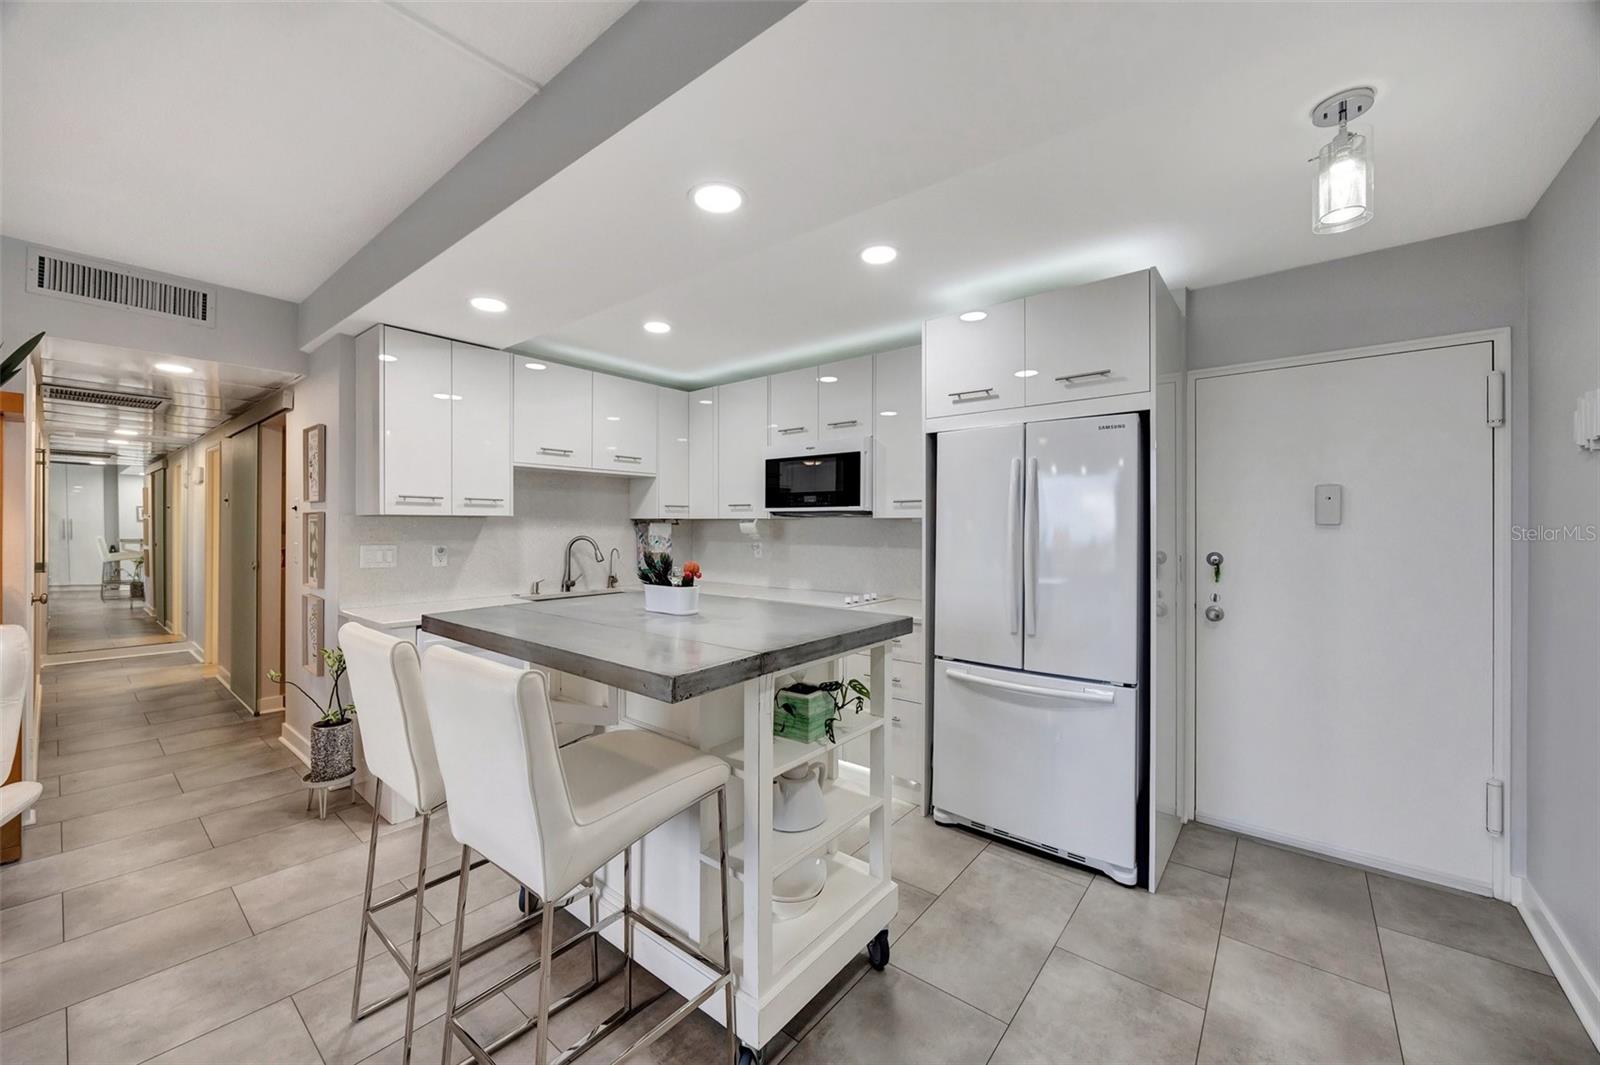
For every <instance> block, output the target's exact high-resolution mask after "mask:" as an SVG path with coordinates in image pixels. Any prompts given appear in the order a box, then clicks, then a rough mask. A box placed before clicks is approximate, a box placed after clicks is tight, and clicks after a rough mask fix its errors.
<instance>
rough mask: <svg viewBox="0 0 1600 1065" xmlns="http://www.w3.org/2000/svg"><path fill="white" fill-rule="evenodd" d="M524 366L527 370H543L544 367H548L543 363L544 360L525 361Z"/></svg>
mask: <svg viewBox="0 0 1600 1065" xmlns="http://www.w3.org/2000/svg"><path fill="white" fill-rule="evenodd" d="M522 368H523V369H525V370H543V369H547V367H546V366H545V364H544V363H542V362H525V363H523V364H522Z"/></svg>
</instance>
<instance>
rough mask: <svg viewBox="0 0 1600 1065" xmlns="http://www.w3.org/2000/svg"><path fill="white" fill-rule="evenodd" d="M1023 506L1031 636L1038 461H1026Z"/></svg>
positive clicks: (1035, 607)
mask: <svg viewBox="0 0 1600 1065" xmlns="http://www.w3.org/2000/svg"><path fill="white" fill-rule="evenodd" d="M1025 493H1026V494H1025V495H1024V497H1023V498H1024V499H1025V500H1026V501H1027V502H1026V503H1025V504H1024V507H1025V508H1026V517H1025V519H1024V523H1023V530H1022V537H1023V540H1022V544H1023V547H1022V555H1023V565H1024V566H1025V567H1026V570H1027V573H1026V575H1025V576H1024V578H1023V582H1024V583H1023V589H1024V596H1023V602H1024V603H1025V604H1026V606H1025V609H1026V610H1027V616H1028V626H1027V632H1026V634H1025V635H1028V636H1033V635H1034V634H1035V633H1036V631H1037V630H1038V628H1039V460H1038V459H1037V458H1031V459H1029V460H1028V484H1027V487H1026V489H1025Z"/></svg>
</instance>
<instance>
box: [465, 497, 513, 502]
mask: <svg viewBox="0 0 1600 1065" xmlns="http://www.w3.org/2000/svg"><path fill="white" fill-rule="evenodd" d="M505 501H506V500H505V497H504V496H462V497H461V502H463V503H490V504H494V503H504V502H505Z"/></svg>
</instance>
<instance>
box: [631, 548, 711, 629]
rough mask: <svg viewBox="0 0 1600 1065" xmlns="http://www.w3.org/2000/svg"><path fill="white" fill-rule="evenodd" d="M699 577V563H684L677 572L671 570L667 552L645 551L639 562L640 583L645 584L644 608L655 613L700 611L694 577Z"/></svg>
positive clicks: (669, 557)
mask: <svg viewBox="0 0 1600 1065" xmlns="http://www.w3.org/2000/svg"><path fill="white" fill-rule="evenodd" d="M699 576H700V563H698V562H694V561H690V562H685V563H684V564H683V569H682V570H680V571H678V572H677V573H674V572H673V569H672V555H670V554H669V553H667V552H666V551H647V552H645V556H644V561H643V562H640V563H639V583H641V584H643V585H644V608H645V609H646V610H649V611H652V612H654V613H657V614H698V613H700V589H699V588H697V587H696V586H695V583H694V582H695V580H696V579H697V578H698V577H699Z"/></svg>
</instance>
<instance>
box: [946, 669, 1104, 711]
mask: <svg viewBox="0 0 1600 1065" xmlns="http://www.w3.org/2000/svg"><path fill="white" fill-rule="evenodd" d="M946 675H947V676H948V677H949V678H950V679H951V680H959V681H961V682H962V683H963V684H976V685H978V686H980V687H984V688H999V689H1000V690H1002V691H1008V692H1020V693H1021V694H1023V695H1042V696H1045V697H1046V698H1050V699H1066V700H1071V701H1073V702H1080V703H1113V702H1116V699H1117V696H1116V693H1115V692H1109V691H1106V690H1104V689H1102V688H1082V689H1079V690H1077V691H1073V690H1071V689H1068V688H1044V687H1040V686H1039V685H1037V684H1018V683H1016V682H1015V681H1010V680H996V679H994V678H993V677H980V676H978V675H977V674H975V673H966V672H963V671H961V670H959V669H952V670H950V671H949V672H948V673H947V674H946Z"/></svg>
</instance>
